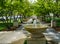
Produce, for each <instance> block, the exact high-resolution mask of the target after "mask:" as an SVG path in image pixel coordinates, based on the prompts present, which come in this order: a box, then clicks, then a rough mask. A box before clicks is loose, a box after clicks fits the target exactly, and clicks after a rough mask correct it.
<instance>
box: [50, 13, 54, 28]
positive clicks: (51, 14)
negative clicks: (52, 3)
mask: <svg viewBox="0 0 60 44" xmlns="http://www.w3.org/2000/svg"><path fill="white" fill-rule="evenodd" d="M50 16H51V27H53V16H54V15H53V13H50Z"/></svg>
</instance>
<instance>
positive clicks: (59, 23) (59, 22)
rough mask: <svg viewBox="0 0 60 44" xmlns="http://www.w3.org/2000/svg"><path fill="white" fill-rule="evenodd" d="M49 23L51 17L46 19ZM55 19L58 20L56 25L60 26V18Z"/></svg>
mask: <svg viewBox="0 0 60 44" xmlns="http://www.w3.org/2000/svg"><path fill="white" fill-rule="evenodd" d="M45 21H46V22H47V23H50V22H51V18H49V19H45ZM54 21H56V26H60V18H54Z"/></svg>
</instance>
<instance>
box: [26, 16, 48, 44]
mask: <svg viewBox="0 0 60 44" xmlns="http://www.w3.org/2000/svg"><path fill="white" fill-rule="evenodd" d="M47 27H48V26H47V25H46V24H44V25H41V24H37V18H36V17H34V18H33V23H32V24H28V25H25V29H26V30H27V31H28V32H30V33H31V38H29V39H28V40H27V44H41V43H42V44H46V41H45V39H44V37H43V34H42V32H44V31H45V30H46V28H47Z"/></svg>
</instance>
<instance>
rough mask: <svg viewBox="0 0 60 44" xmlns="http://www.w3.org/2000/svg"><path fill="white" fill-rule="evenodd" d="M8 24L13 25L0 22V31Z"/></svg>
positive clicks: (8, 24)
mask: <svg viewBox="0 0 60 44" xmlns="http://www.w3.org/2000/svg"><path fill="white" fill-rule="evenodd" d="M8 26H13V23H0V31H2V30H4V29H6V28H7V27H8Z"/></svg>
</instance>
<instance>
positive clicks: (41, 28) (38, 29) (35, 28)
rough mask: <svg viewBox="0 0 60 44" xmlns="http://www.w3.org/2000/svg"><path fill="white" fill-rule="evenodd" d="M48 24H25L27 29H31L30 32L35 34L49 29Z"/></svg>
mask: <svg viewBox="0 0 60 44" xmlns="http://www.w3.org/2000/svg"><path fill="white" fill-rule="evenodd" d="M47 27H48V26H47V25H45V24H44V25H40V24H36V26H34V25H33V24H28V25H26V26H25V29H26V30H27V31H29V32H30V33H32V34H34V33H42V32H44V31H45V30H46V29H47Z"/></svg>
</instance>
